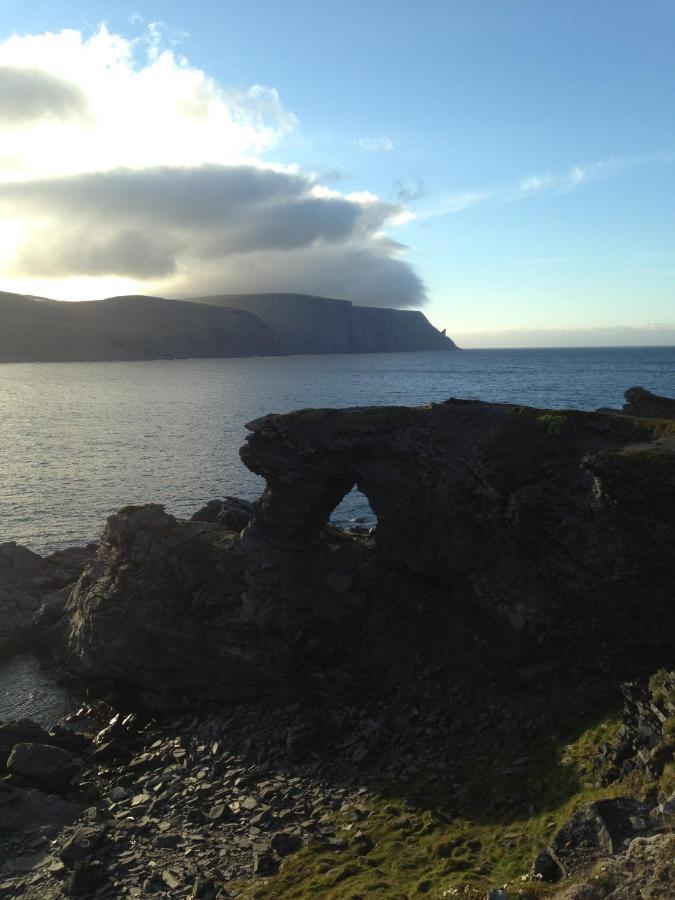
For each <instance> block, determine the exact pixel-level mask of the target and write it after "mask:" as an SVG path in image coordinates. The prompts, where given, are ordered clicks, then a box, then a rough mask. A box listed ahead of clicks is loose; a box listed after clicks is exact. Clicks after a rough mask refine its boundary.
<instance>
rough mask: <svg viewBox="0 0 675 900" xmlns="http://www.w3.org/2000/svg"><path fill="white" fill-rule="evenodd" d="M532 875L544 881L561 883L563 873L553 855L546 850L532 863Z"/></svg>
mask: <svg viewBox="0 0 675 900" xmlns="http://www.w3.org/2000/svg"><path fill="white" fill-rule="evenodd" d="M532 874H533V875H534V876H535V877H536V878H541V880H542V881H546V882H554V881H560V879H561V878H562V874H563V873H562V871H561V869H560V866H559V865H558V863H557V862H556V861H555V859H553V857H552V856H551V854H550V853H547V852H546V851H545V850H544V851H542V852H541V853H540V854H539V856H537V858H536V859H535V861H534V862H533V863H532Z"/></svg>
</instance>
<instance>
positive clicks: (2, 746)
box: [0, 719, 49, 768]
mask: <svg viewBox="0 0 675 900" xmlns="http://www.w3.org/2000/svg"><path fill="white" fill-rule="evenodd" d="M26 743H41V744H45V743H49V736H48V734H47V732H46V731H45V730H44V728H42V726H41V725H37V724H36V723H35V722H31V721H30V719H19V720H18V721H17V722H5V723H4V724H2V725H0V768H4V766H5V765H6V764H7V760H8V759H9V755H10V753H11V752H12V750H13V749H14V747H16V745H17V744H26Z"/></svg>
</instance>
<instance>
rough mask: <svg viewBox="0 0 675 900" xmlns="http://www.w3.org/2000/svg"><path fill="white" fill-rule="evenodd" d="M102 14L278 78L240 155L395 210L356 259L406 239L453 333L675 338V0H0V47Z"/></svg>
mask: <svg viewBox="0 0 675 900" xmlns="http://www.w3.org/2000/svg"><path fill="white" fill-rule="evenodd" d="M102 22H105V23H106V25H107V29H108V31H109V32H110V33H111V34H115V35H120V36H123V37H125V38H126V39H128V40H134V39H136V40H138V41H140V39H141V36H142V35H143V34H144V33H147V28H148V26H149V24H150V23H154V22H161V23H163V24H162V27H161V28H160V29H159V30H158V32H157V34H159V35H160V37H158V40H161V42H162V46H163V47H165V48H166V47H169V48H172V49H173V52H174V54H176V55H178V56H180V55H184V56H185V57H186V59H187V61H188V62H189V66H190V67H194V68H195V69H198V70H199V71H201V72H203V73H206V75H207V76H208V77H209V78H210V79H213V80H214V81H215V82H217V84H218V85H221V86H223V87H224V88H226V89H241V90H242V91H246V90H248V89H250V87H251V86H252V85H262V86H265V87H266V88H269V89H274V90H275V91H276V92H277V94H278V102H279V104H280V106H281V107H282V108H283V111H284V114H285V115H286V119H285V120H284V125H283V127H279V128H278V134H277V135H276V137H275V139H274V140H273V141H270V142H269V143H267V144H264V145H263V143H264V142H263V143H259V144H256V146H255V147H254V148H253V147H251V146H249V147H247V148H246V152H245V155H246V156H248V157H250V158H251V159H255V160H256V161H258V162H261V163H263V164H266V163H269V164H274V165H277V166H282V167H287V168H288V167H295V168H296V170H297V171H299V172H311V173H313V177H315V178H316V179H317V182H320V183H321V184H322V185H323V186H325V187H326V189H327V190H329V191H333V192H335V193H336V194H339V195H340V196H341V197H352V195H354V196H355V197H356V199H354V201H353V202H354V203H360V202H361V201H360V200H359V199H358V196H359V195H360V194H362V193H363V192H368V194H369V195H376V196H377V198H378V199H379V201H382V203H383V204H389V207H387V209H386V210H384V207H383V208H382V209H383V211H382V212H381V215H380V217H379V218H378V224H377V226H375V225H373V226H372V230H371V232H370V233H369V235H368V244H367V247H366V251H367V253H369V254H372V253H373V252H374V253H375V255H378V254H379V255H380V256H381V255H382V253H383V252H384V251H383V250H382V248H381V246H380V245H378V246H377V248H376V250H375V251H373V247H374V246H375V244H373V243H372V242H373V241H377V240H379V237H378V236H379V234H380V229H382V230H383V231H385V232H386V234H387V235H388V237H389V238H390V239H391V240H392V241H396V242H399V243H400V244H403V245H406V246H407V248H408V249H407V250H406V251H405V252H404V251H403V250H399V249H396V248H394V249H387V250H386V253H387V254H390V255H393V254H395V255H396V257H397V259H398V260H400V261H401V262H402V263H403V262H404V263H405V265H406V267H408V268H409V269H410V270H412V271H413V272H414V273H415V274H416V275H417V276H419V278H420V279H421V280H422V282H423V284H424V287H425V290H426V297H427V302H426V303H425V304H424V305H423V307H422V308H423V309H424V311H425V313H426V314H427V315H428V317H429V318H430V319H431V321H433V322H434V324H436V325H437V326H439V327H445V328H447V330H448V333H449V334H451V335H457V337H458V339H459V341H460V343H464V345H465V346H472V345H473V346H478V345H508V344H511V345H514V344H516V345H517V344H521V345H522V344H528V343H530V344H531V343H534V344H539V345H541V344H544V343H552V344H556V343H563V344H569V343H616V342H626V343H672V342H675V214H674V210H675V202H674V201H675V115H674V113H675V52H674V47H675V5H673V3H672V2H670V0H669V2H665V0H664V2H658V0H645V2H643V3H640V4H639V5H637V4H635V3H634V2H627V0H613V2H604V0H593V2H592V3H588V2H587V0H584V2H581V0H572V2H567V3H564V4H563V3H557V4H553V3H542V2H541V0H536V2H534V0H517V2H516V0H501V2H497V0H493V2H488V0H476V2H472V3H465V2H451V0H446V2H441V0H426V2H420V3H416V4H413V3H411V2H400V0H388V2H384V0H382V2H380V0H361V2H358V3H357V2H352V0H346V2H345V0H342V2H340V3H339V4H318V3H316V2H309V0H285V2H284V3H280V2H269V0H268V2H255V0H247V2H213V3H205V2H191V3H183V2H173V3H171V2H163V3H153V2H142V3H140V4H139V3H128V4H127V3H124V2H115V4H111V3H99V2H91V0H88V2H86V3H84V2H63V0H61V2H58V3H53V2H42V3H40V2H36V3H33V4H30V5H28V4H25V3H17V2H5V3H4V4H3V16H2V21H1V22H0V43H1V42H2V41H3V40H6V39H8V38H10V36H11V35H12V34H15V35H27V34H32V35H40V34H43V33H44V32H47V31H51V32H60V31H61V30H63V29H75V30H78V31H80V32H81V33H82V35H83V36H85V37H86V36H90V35H92V34H94V33H95V32H96V30H97V29H98V28H99V26H100V24H101V23H102ZM143 46H144V45H142V44H140V45H139V48H138V49H137V50H135V51H134V52H137V53H141V52H145V51H144V50H143ZM1 62H2V56H1V54H0V63H1ZM12 64H15V63H12ZM138 65H142V63H141V62H139V63H138ZM263 112H264V111H263ZM262 114H263V113H261V112H260V110H258V112H257V113H256V115H262ZM274 115H275V116H276V117H277V120H278V111H277V112H275V113H274ZM122 162H123V164H125V165H126V164H127V163H126V162H125V160H124V159H123V160H122ZM205 162H207V163H208V162H209V160H205ZM237 162H238V163H241V159H238V160H237ZM157 163H158V164H166V160H164V159H163V158H162V159H160V158H158V160H157ZM200 163H201V161H200ZM144 164H148V161H147V160H146V161H145V163H144ZM61 174H63V173H61ZM71 174H72V173H71ZM394 206H396V207H397V208H398V207H400V209H401V210H404V211H405V213H406V214H405V215H402V214H400V212H399V213H395V212H392V210H393V207H394ZM368 208H369V209H374V208H375V207H374V206H373V204H370V206H369V207H368ZM352 238H353V235H352V237H350V240H351V239H352ZM364 246H365V245H364ZM392 246H393V245H392ZM360 249H363V248H360ZM24 256H25V254H24ZM30 258H34V255H33V256H32V257H30ZM41 265H42V269H43V270H44V271H45V272H46V271H48V267H46V266H45V264H44V261H41ZM266 265H267V263H266V262H265V261H261V266H262V267H263V268H265V266H266ZM294 265H296V263H295V262H294ZM303 265H304V263H303ZM312 265H313V266H314V269H312V272H313V273H315V275H314V276H313V277H318V274H316V273H318V272H319V271H323V270H321V269H320V267H319V264H318V263H316V262H315V261H313V262H312ZM322 265H323V263H322ZM289 267H290V265H289ZM272 268H273V267H272ZM336 268H339V266H337V265H334V266H333V268H332V269H331V275H330V277H329V276H327V277H326V284H327V285H328V286H330V287H332V288H333V290H331V291H329V290H326V291H324V293H334V292H336V288H337V287H338V286H339V281H338V280H336V276H335V274H334V270H335V269H336ZM36 271H37V270H36ZM50 271H51V270H50ZM54 271H56V270H54ZM83 271H84V270H83ZM87 271H88V272H89V280H88V281H87V282H86V285H87V290H95V284H96V282H95V280H92V279H93V275H92V273H93V272H94V269H93V268H92V267H91V265H90V266H89V269H88V270H87ZM266 271H267V270H266ZM56 274H58V275H59V276H60V275H61V274H64V273H60V272H59V273H56ZM27 275H30V272H28V273H27V272H26V270H25V269H24V270H23V272H22V277H23V278H24V280H25V279H26V277H27ZM363 277H364V279H366V282H367V281H368V278H369V277H370V276H369V274H368V272H367V271H366V270H365V269H364V273H363ZM377 277H379V275H378V276H377ZM393 277H395V270H394V269H391V272H389V271H388V272H387V278H393ZM261 278H262V276H261ZM373 278H375V276H373ZM65 283H66V282H64V284H65ZM83 283H84V282H83ZM261 283H262V282H261ZM289 283H290V282H289ZM308 283H310V284H314V283H315V282H308ZM373 283H374V282H373ZM390 283H391V282H387V284H390ZM209 284H210V282H209ZM383 284H384V282H383ZM239 286H240V285H239V284H238V283H237V287H239ZM252 286H253V287H254V288H257V287H259V285H258V283H255V284H253V285H252ZM302 286H303V285H300V287H302ZM223 289H224V290H226V289H227V285H223ZM382 290H383V291H384V287H383V288H382ZM347 291H348V287H345V288H344V290H343V293H345V294H346V293H347ZM356 299H359V300H362V298H360V297H357V298H356ZM422 299H423V298H422V297H421V295H419V294H418V295H417V300H416V302H415V305H419V304H420V303H421V302H422ZM378 302H380V301H378ZM395 302H400V303H401V304H403V303H405V302H408V301H406V300H405V298H404V299H403V300H400V301H395ZM616 329H619V331H617V330H616ZM617 335H618V337H617Z"/></svg>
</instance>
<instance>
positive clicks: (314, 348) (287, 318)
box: [193, 294, 457, 353]
mask: <svg viewBox="0 0 675 900" xmlns="http://www.w3.org/2000/svg"><path fill="white" fill-rule="evenodd" d="M193 302H196V303H206V304H211V305H214V306H225V307H229V308H230V309H245V310H247V311H248V312H251V313H255V315H256V316H259V317H260V318H261V319H262V320H263V322H265V323H266V324H267V325H269V326H270V328H272V329H273V330H274V331H275V332H276V333H277V334H278V335H279V338H280V340H281V342H282V345H283V348H284V350H283V352H284V353H382V352H393V351H397V350H456V349H457V347H456V346H455V344H454V343H453V342H452V341H451V340H450V338H449V337H446V336H445V334H443V333H442V332H440V331H438V330H437V329H436V328H434V326H433V325H432V324H431V323H430V322H429V320H428V319H427V318H426V316H425V315H423V313H421V312H418V311H416V310H403V309H380V308H376V307H370V306H354V305H353V304H352V303H350V302H349V300H334V299H330V298H328V297H312V296H309V295H307V294H223V295H217V296H214V297H195V298H194V301H193Z"/></svg>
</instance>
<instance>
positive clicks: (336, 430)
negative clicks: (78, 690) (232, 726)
mask: <svg viewBox="0 0 675 900" xmlns="http://www.w3.org/2000/svg"><path fill="white" fill-rule="evenodd" d="M248 427H249V429H250V430H251V434H250V436H249V438H248V439H247V443H246V445H245V446H244V447H243V448H242V451H241V456H242V459H243V461H244V462H245V463H246V465H247V466H248V467H249V468H250V469H251V470H252V471H254V472H256V473H257V474H259V475H262V476H263V477H264V478H265V479H266V481H267V487H266V489H265V491H264V493H263V495H262V497H261V498H260V500H259V501H258V503H257V504H256V505H255V510H254V512H253V519H252V520H251V522H250V524H249V525H248V526H247V527H246V528H245V529H244V531H243V533H242V537H241V538H240V537H239V533H238V532H239V530H240V529H241V527H242V525H243V524H244V523H245V522H246V521H247V519H248V518H249V516H250V515H251V510H250V509H249V508H242V507H236V506H235V505H234V504H233V503H232V501H231V500H230V501H228V503H227V504H225V505H221V506H220V507H218V508H215V507H214V508H210V509H207V511H206V512H205V513H203V514H200V515H199V516H197V518H202V519H204V518H205V519H207V520H208V521H192V522H189V523H188V522H180V521H177V520H176V519H175V518H174V517H172V516H170V515H168V514H166V513H165V512H164V511H163V510H162V508H161V507H158V506H149V507H140V508H134V507H132V508H128V509H125V510H121V511H120V512H119V513H118V514H117V515H115V516H113V517H111V518H110V519H109V521H108V525H107V527H106V530H105V532H104V535H103V539H102V545H101V549H100V551H99V554H98V558H97V560H96V562H95V564H94V566H92V567H90V568H88V569H87V570H86V571H85V573H84V575H83V576H82V578H81V579H80V581H79V583H78V585H77V587H76V589H75V591H74V592H73V595H72V597H71V599H70V602H69V624H68V628H69V631H70V636H69V653H70V658H71V660H72V661H73V662H75V663H76V664H77V666H78V667H79V668H80V670H81V671H84V672H87V673H88V674H90V675H99V676H102V677H107V678H112V679H117V680H126V681H129V682H132V683H134V684H136V685H138V686H140V687H141V688H142V689H143V690H144V691H145V692H146V693H147V695H148V699H149V702H153V699H152V698H154V702H160V703H161V702H164V701H165V700H166V699H167V698H170V699H171V701H172V702H174V703H175V702H177V701H178V700H179V699H180V696H184V697H186V698H188V697H190V696H191V695H195V694H198V695H200V696H202V697H209V698H211V699H219V698H220V699H222V698H232V697H235V696H238V697H244V696H245V697H255V696H264V695H266V694H270V693H284V692H288V691H291V692H293V691H297V690H298V689H300V687H301V685H304V689H306V690H310V691H311V690H320V691H323V692H326V691H327V692H329V693H330V692H331V691H335V692H338V693H339V692H340V691H343V690H346V689H349V687H350V685H351V687H352V688H355V687H356V686H357V685H359V684H361V683H362V682H363V679H370V680H371V681H373V680H374V682H377V681H378V679H379V680H380V681H385V682H386V679H387V677H388V676H387V675H385V672H389V675H390V674H391V671H390V668H388V667H390V665H391V664H390V662H387V661H388V660H389V661H390V660H391V659H392V658H395V657H397V656H398V654H399V652H400V646H399V645H397V644H396V641H399V640H400V637H399V636H398V635H397V627H398V624H399V623H397V622H395V621H394V620H391V619H387V613H386V609H387V605H388V604H389V603H391V601H392V598H396V603H397V604H400V605H402V606H403V607H404V606H405V604H406V603H407V602H409V601H408V597H410V596H414V597H416V598H417V600H416V601H415V602H417V603H421V604H422V605H424V606H426V607H428V608H429V609H431V610H433V612H432V617H433V619H432V620H433V623H434V624H433V626H432V627H433V628H434V629H436V630H437V631H438V633H439V634H441V633H445V634H447V633H448V632H453V631H454V633H456V634H459V633H460V632H461V631H462V629H464V628H467V627H468V623H469V622H473V623H475V622H477V621H480V622H481V628H482V629H483V630H484V632H485V634H486V635H487V634H490V633H492V634H494V635H497V634H498V635H500V639H499V641H498V644H499V646H498V647H497V648H496V649H495V653H497V654H498V655H499V654H501V655H504V657H508V656H509V654H511V655H513V654H515V655H520V656H522V655H526V656H528V657H535V658H536V657H537V656H539V657H540V658H546V656H547V654H548V652H549V649H550V648H551V647H554V646H555V648H556V651H557V654H558V656H559V657H561V658H562V657H564V655H565V654H566V653H569V654H570V656H571V657H572V658H579V656H580V655H583V654H584V653H585V652H589V653H591V654H592V656H591V657H590V658H592V659H594V660H595V663H594V664H595V665H613V666H615V667H616V668H617V671H619V672H620V673H621V674H622V675H624V676H626V675H630V673H631V671H639V670H640V667H641V665H642V664H643V663H645V664H647V665H651V666H652V667H653V666H654V665H658V664H659V662H660V661H662V660H665V659H666V657H667V656H668V654H669V653H670V651H671V649H672V647H671V638H670V635H671V634H672V629H673V626H674V625H675V618H674V615H675V610H674V607H673V603H672V582H673V574H674V573H675V547H674V545H673V542H672V533H673V525H674V519H673V517H674V515H675V466H674V465H673V459H674V449H675V448H674V442H675V437H674V432H673V427H672V426H671V425H669V424H668V423H667V422H654V421H652V420H639V419H632V418H628V417H624V416H618V415H608V414H601V413H580V412H575V411H565V412H560V411H550V410H549V411H546V410H536V409H531V408H528V407H515V406H509V405H499V404H488V403H481V402H474V401H459V400H450V401H448V402H446V403H442V404H438V405H434V406H431V407H423V408H417V409H414V408H405V407H373V408H355V409H346V410H304V411H299V412H296V413H290V414H288V415H283V416H266V417H264V418H262V419H259V420H257V421H255V422H252V423H250V425H249V426H248ZM354 484H356V485H357V486H358V487H359V488H360V489H361V490H362V491H363V493H364V494H365V495H366V496H367V497H368V499H369V501H370V504H371V506H372V508H373V510H374V512H375V514H376V515H377V519H378V523H377V529H376V533H375V536H374V537H372V536H371V537H365V536H358V535H353V534H352V535H350V534H345V533H339V532H336V531H334V530H333V531H331V530H330V529H329V530H328V531H327V530H326V527H325V526H326V523H327V520H328V517H329V515H330V513H331V512H332V510H333V509H334V507H335V506H336V505H337V504H338V502H339V501H340V500H341V498H342V497H343V496H344V495H345V494H346V493H347V492H348V491H349V490H350V489H351V487H352V486H353V485H354ZM235 510H236V514H235ZM472 627H473V626H472ZM356 636H358V637H356ZM406 637H407V640H408V644H409V649H408V651H407V653H408V654H409V656H410V657H413V656H414V655H415V653H417V652H426V651H425V650H423V645H424V644H425V642H426V641H427V640H428V635H427V634H426V633H425V634H424V635H419V634H416V633H415V630H414V629H412V630H410V631H408V633H407V635H406ZM415 641H419V646H414V647H413V645H414V642H415ZM599 641H602V648H603V649H602V653H601V654H599V651H598V646H599ZM395 647H396V649H394V648H395ZM584 648H586V649H584ZM600 656H601V657H602V659H601V660H600ZM378 667H379V669H378Z"/></svg>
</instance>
